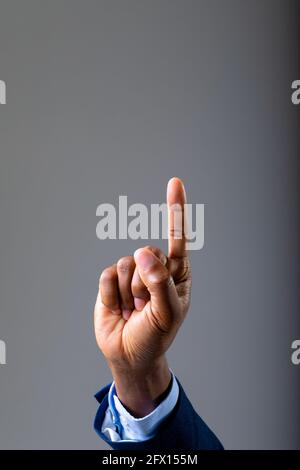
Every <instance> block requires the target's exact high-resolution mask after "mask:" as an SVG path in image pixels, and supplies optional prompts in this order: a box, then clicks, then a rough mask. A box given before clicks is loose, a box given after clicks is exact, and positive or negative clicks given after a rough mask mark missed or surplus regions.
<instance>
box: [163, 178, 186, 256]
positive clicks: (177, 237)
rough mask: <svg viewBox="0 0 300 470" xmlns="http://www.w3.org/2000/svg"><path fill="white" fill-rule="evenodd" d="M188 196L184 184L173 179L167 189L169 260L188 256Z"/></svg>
mask: <svg viewBox="0 0 300 470" xmlns="http://www.w3.org/2000/svg"><path fill="white" fill-rule="evenodd" d="M185 204H186V194H185V189H184V185H183V182H182V181H181V180H180V179H179V178H177V177H174V178H171V179H170V181H169V183H168V187H167V205H168V227H169V235H168V240H169V258H182V257H184V256H186V237H185V224H186V214H185Z"/></svg>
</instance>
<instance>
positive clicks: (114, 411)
mask: <svg viewBox="0 0 300 470" xmlns="http://www.w3.org/2000/svg"><path fill="white" fill-rule="evenodd" d="M178 396H179V387H178V383H177V380H176V378H175V376H174V374H173V373H172V385H171V390H170V392H169V394H168V396H167V397H166V398H165V399H164V400H163V401H162V402H161V403H160V404H159V405H158V406H157V407H156V408H155V409H154V410H153V411H152V412H151V413H150V414H148V415H147V416H144V417H143V418H135V417H134V416H132V415H131V414H130V413H129V412H128V411H127V410H126V409H125V408H124V406H123V405H122V403H121V402H120V400H119V398H118V397H117V394H116V390H115V384H114V382H113V383H112V385H111V387H110V390H109V393H108V408H107V410H106V412H105V417H104V420H103V423H102V433H103V434H104V435H105V436H106V437H107V438H108V439H109V440H111V441H113V442H116V441H135V442H141V441H146V440H148V439H151V438H152V437H154V436H155V433H156V430H157V428H158V426H159V425H160V423H161V422H162V421H163V420H164V419H165V418H166V417H167V416H168V415H169V414H170V413H171V412H172V410H173V409H174V407H175V405H176V403H177V400H178Z"/></svg>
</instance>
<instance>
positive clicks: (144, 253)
mask: <svg viewBox="0 0 300 470" xmlns="http://www.w3.org/2000/svg"><path fill="white" fill-rule="evenodd" d="M134 259H135V260H136V262H137V264H138V266H139V268H141V269H143V270H144V271H147V270H148V269H150V268H151V267H152V266H153V265H154V264H155V257H154V255H152V253H151V252H150V251H149V250H145V249H143V248H139V249H138V250H136V251H135V253H134Z"/></svg>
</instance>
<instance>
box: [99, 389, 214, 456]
mask: <svg viewBox="0 0 300 470" xmlns="http://www.w3.org/2000/svg"><path fill="white" fill-rule="evenodd" d="M178 385H179V397H178V401H177V404H176V406H175V408H174V409H173V411H172V412H171V413H170V415H169V416H167V418H166V419H165V420H164V421H163V422H162V423H161V424H160V425H159V427H158V429H157V433H156V435H155V437H153V438H152V439H149V440H147V441H143V442H112V441H110V440H109V439H108V438H107V437H106V436H105V435H104V434H103V433H102V432H101V428H102V422H103V419H104V415H105V411H106V409H107V407H108V391H109V388H110V385H107V386H106V387H105V388H103V389H102V390H101V391H100V392H99V393H97V394H96V396H95V397H96V399H97V401H98V402H99V403H100V407H99V409H98V411H97V414H96V418H95V423H94V427H95V430H96V432H97V433H98V434H99V436H100V437H101V438H102V439H103V440H104V441H105V442H107V444H109V445H110V446H111V447H112V448H113V449H115V450H143V451H158V450H176V451H183V450H189V451H196V450H222V449H223V446H222V444H221V443H220V441H219V440H218V438H217V437H216V436H215V435H214V433H213V432H212V431H211V430H210V429H209V427H208V426H207V425H206V424H205V423H204V421H203V420H202V419H201V418H200V416H198V414H197V413H196V411H195V410H194V408H193V407H192V404H191V403H190V401H189V399H188V398H187V396H186V394H185V393H184V390H183V388H182V386H181V385H180V383H179V382H178Z"/></svg>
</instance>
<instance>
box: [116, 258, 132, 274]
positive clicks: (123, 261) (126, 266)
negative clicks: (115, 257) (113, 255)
mask: <svg viewBox="0 0 300 470" xmlns="http://www.w3.org/2000/svg"><path fill="white" fill-rule="evenodd" d="M117 269H118V272H120V273H124V274H127V273H129V272H130V271H131V269H132V257H131V256H123V258H120V259H119V261H118V263H117Z"/></svg>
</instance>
